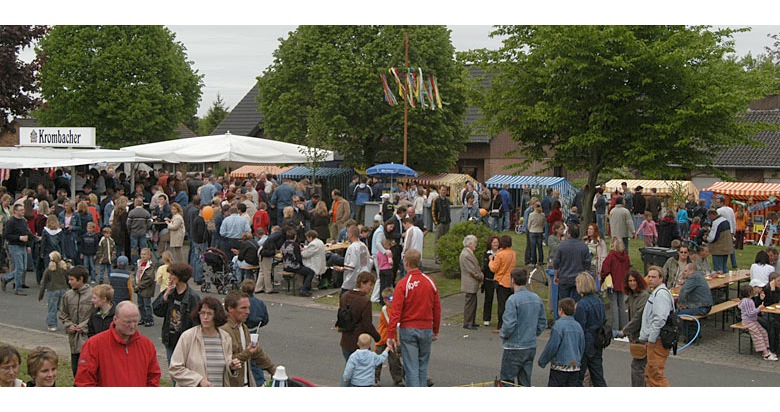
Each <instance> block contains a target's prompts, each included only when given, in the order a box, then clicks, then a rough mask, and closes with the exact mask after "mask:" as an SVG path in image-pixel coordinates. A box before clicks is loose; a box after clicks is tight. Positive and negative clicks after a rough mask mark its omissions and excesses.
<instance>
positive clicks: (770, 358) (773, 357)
mask: <svg viewBox="0 0 780 412" xmlns="http://www.w3.org/2000/svg"><path fill="white" fill-rule="evenodd" d="M764 360H767V361H777V355H775V354H774V353H771V352H770V353H769V355H766V356H764Z"/></svg>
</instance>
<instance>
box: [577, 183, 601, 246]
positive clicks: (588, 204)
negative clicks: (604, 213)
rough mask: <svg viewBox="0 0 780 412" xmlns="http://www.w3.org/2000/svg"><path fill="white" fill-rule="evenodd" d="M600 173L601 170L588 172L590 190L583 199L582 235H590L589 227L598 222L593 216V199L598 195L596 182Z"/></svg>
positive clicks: (585, 192)
mask: <svg viewBox="0 0 780 412" xmlns="http://www.w3.org/2000/svg"><path fill="white" fill-rule="evenodd" d="M600 171H601V169H600V168H599V169H598V170H590V171H588V186H587V188H588V189H587V190H585V191H584V194H583V198H582V209H583V210H582V212H581V213H580V217H581V219H580V233H582V234H585V233H588V232H587V229H588V225H589V224H591V223H592V222H595V221H596V219H595V216H594V215H593V198H594V197H595V195H596V182H597V180H598V178H599V172H600ZM601 237H602V238H603V237H604V234H603V233H602V234H601Z"/></svg>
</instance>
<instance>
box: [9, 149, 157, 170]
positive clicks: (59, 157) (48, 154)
mask: <svg viewBox="0 0 780 412" xmlns="http://www.w3.org/2000/svg"><path fill="white" fill-rule="evenodd" d="M160 161H161V160H160V158H159V157H154V156H151V157H146V156H139V155H136V154H135V153H132V152H127V151H122V150H111V149H55V148H48V147H0V168H4V169H37V168H41V167H66V166H79V165H88V164H94V163H101V162H109V163H125V162H129V163H135V162H160Z"/></svg>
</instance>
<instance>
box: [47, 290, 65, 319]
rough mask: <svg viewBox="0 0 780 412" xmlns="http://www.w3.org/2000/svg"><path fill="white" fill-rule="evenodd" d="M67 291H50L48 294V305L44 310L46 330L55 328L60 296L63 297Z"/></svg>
mask: <svg viewBox="0 0 780 412" xmlns="http://www.w3.org/2000/svg"><path fill="white" fill-rule="evenodd" d="M67 291H68V290H67V289H60V290H50V291H49V292H48V295H49V296H48V302H49V305H48V307H47V310H46V327H47V328H56V327H57V313H58V312H59V310H60V301H62V296H63V295H65V292H67Z"/></svg>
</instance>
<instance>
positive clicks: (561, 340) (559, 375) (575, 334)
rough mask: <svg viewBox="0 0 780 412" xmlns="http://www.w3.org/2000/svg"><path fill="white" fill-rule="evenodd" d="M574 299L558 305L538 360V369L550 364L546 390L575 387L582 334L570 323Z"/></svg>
mask: <svg viewBox="0 0 780 412" xmlns="http://www.w3.org/2000/svg"><path fill="white" fill-rule="evenodd" d="M574 307H575V302H574V299H571V298H564V299H561V301H560V302H558V316H559V319H558V320H557V321H556V322H555V324H554V325H553V327H552V330H551V331H550V340H548V341H547V345H546V346H545V347H544V351H543V352H542V355H541V356H539V367H541V368H544V367H545V366H546V365H547V364H548V363H549V364H550V377H549V379H548V381H547V386H549V387H557V386H577V377H578V376H579V373H580V361H581V360H582V354H583V353H584V352H585V333H584V332H583V331H582V326H580V324H579V323H578V322H577V321H576V320H574V318H573V317H572V315H573V314H574Z"/></svg>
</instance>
